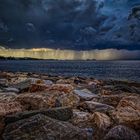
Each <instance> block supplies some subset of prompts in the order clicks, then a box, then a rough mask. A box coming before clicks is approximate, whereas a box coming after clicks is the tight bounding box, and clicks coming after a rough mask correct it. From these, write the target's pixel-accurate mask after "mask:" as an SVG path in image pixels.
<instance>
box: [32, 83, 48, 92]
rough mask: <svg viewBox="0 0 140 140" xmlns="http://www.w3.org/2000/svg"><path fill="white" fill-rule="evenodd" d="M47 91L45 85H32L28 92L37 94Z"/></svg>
mask: <svg viewBox="0 0 140 140" xmlns="http://www.w3.org/2000/svg"><path fill="white" fill-rule="evenodd" d="M45 89H47V85H45V84H32V85H31V86H30V88H29V92H39V91H44V90H45Z"/></svg>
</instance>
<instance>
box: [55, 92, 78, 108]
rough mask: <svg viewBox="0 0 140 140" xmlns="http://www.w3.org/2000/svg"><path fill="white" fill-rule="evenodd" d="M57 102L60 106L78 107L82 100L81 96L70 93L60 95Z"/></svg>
mask: <svg viewBox="0 0 140 140" xmlns="http://www.w3.org/2000/svg"><path fill="white" fill-rule="evenodd" d="M57 102H58V103H59V104H60V106H69V107H76V106H77V105H78V104H79V102H80V98H79V97H78V96H77V95H75V94H73V93H69V94H64V95H61V96H60V97H58V98H57Z"/></svg>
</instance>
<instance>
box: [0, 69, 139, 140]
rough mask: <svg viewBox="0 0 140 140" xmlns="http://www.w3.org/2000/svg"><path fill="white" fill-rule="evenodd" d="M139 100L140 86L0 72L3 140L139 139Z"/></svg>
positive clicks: (118, 82)
mask: <svg viewBox="0 0 140 140" xmlns="http://www.w3.org/2000/svg"><path fill="white" fill-rule="evenodd" d="M139 101H140V83H139V82H138V83H136V82H130V81H118V80H117V81H116V80H97V79H95V78H88V77H87V78H85V77H82V76H72V77H71V76H67V77H64V76H51V75H47V74H37V73H28V72H16V73H12V72H2V71H0V138H1V139H3V140H7V139H10V140H16V139H19V138H20V139H23V140H30V139H32V138H33V139H35V138H36V137H37V138H38V139H42V140H46V139H49V137H51V138H56V140H61V139H68V140H71V139H82V140H93V139H95V140H102V139H103V140H110V138H111V139H117V136H119V137H120V138H121V139H124V140H129V138H130V137H131V138H132V140H138V139H139V137H140V131H139V130H140V125H139V122H140V102H139ZM122 132H123V134H122ZM59 136H60V138H59Z"/></svg>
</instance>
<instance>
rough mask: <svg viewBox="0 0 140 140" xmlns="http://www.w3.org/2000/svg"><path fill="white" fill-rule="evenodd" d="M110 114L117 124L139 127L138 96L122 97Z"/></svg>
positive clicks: (139, 99) (139, 98)
mask: <svg viewBox="0 0 140 140" xmlns="http://www.w3.org/2000/svg"><path fill="white" fill-rule="evenodd" d="M116 109H117V110H116V111H114V112H113V113H112V116H113V118H114V120H115V121H116V122H118V124H124V125H127V126H129V127H132V128H135V129H140V96H128V97H124V98H123V99H122V100H121V101H120V103H119V104H118V106H117V108H116Z"/></svg>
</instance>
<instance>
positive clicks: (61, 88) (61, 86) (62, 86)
mask: <svg viewBox="0 0 140 140" xmlns="http://www.w3.org/2000/svg"><path fill="white" fill-rule="evenodd" d="M73 89H74V88H73V86H72V85H70V84H53V85H52V86H50V87H48V90H50V91H51V90H56V91H60V92H64V93H70V92H71V91H73Z"/></svg>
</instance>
